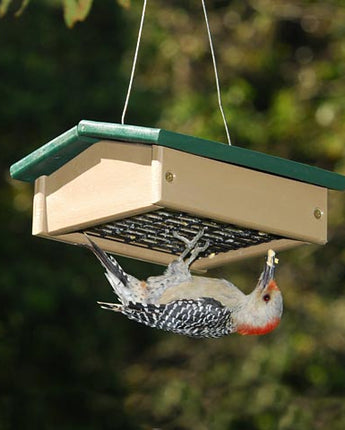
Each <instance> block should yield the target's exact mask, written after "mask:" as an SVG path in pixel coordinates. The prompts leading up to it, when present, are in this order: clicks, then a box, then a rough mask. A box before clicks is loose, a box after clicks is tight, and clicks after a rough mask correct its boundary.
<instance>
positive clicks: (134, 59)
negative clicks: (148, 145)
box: [121, 0, 147, 124]
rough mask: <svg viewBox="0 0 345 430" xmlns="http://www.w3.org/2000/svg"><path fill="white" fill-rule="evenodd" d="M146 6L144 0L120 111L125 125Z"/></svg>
mask: <svg viewBox="0 0 345 430" xmlns="http://www.w3.org/2000/svg"><path fill="white" fill-rule="evenodd" d="M146 5H147V0H144V4H143V9H142V12H141V20H140V26H139V32H138V38H137V44H136V47H135V52H134V58H133V64H132V70H131V76H130V79H129V84H128V89H127V95H126V100H125V104H124V107H123V111H122V116H121V124H124V123H125V116H126V112H127V108H128V102H129V98H130V96H131V91H132V86H133V80H134V74H135V67H136V65H137V60H138V53H139V47H140V42H141V35H142V32H143V27H144V21H145V13H146Z"/></svg>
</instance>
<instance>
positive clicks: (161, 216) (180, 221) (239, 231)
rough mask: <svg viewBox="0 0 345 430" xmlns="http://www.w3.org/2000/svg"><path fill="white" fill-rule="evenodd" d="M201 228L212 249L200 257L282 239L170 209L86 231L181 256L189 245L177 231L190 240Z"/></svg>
mask: <svg viewBox="0 0 345 430" xmlns="http://www.w3.org/2000/svg"><path fill="white" fill-rule="evenodd" d="M201 229H204V234H203V236H202V238H201V240H200V244H201V245H202V243H205V242H206V241H208V242H209V246H208V248H207V249H206V250H205V251H204V252H202V253H201V254H200V257H208V256H210V255H216V254H219V253H222V252H228V251H232V250H237V249H240V248H246V247H249V246H254V245H259V244H261V243H267V242H270V241H272V240H276V239H282V237H281V236H277V235H273V234H270V233H265V232H261V231H257V230H253V229H248V228H242V227H239V226H235V225H233V224H226V223H222V222H218V221H215V220H212V219H208V218H201V217H199V216H194V215H190V214H187V213H185V212H177V211H172V210H168V209H159V210H156V211H153V212H149V213H145V214H141V215H136V216H132V217H129V218H124V219H121V220H117V221H112V222H108V223H105V224H102V225H98V226H95V227H90V228H88V229H86V230H84V231H85V233H87V234H88V235H90V236H94V237H101V238H103V239H107V240H111V241H117V242H122V243H126V244H130V245H133V246H138V247H143V248H149V249H153V250H157V251H161V252H166V253H168V254H173V255H180V254H182V252H183V251H184V249H185V244H184V243H183V242H182V241H181V240H179V239H177V238H176V237H174V235H173V232H174V231H175V232H177V233H178V234H179V235H181V236H184V237H185V238H187V239H189V240H190V239H193V238H194V237H195V235H196V234H197V233H199V231H200V230H201Z"/></svg>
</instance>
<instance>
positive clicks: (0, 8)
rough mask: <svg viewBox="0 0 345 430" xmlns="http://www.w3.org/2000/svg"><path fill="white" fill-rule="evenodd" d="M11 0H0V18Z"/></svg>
mask: <svg viewBox="0 0 345 430" xmlns="http://www.w3.org/2000/svg"><path fill="white" fill-rule="evenodd" d="M11 1H12V0H2V1H1V3H0V18H2V17H3V16H4V15H6V12H7V10H8V7H9V5H10V3H11Z"/></svg>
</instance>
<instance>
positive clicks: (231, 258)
mask: <svg viewBox="0 0 345 430" xmlns="http://www.w3.org/2000/svg"><path fill="white" fill-rule="evenodd" d="M39 236H41V237H45V238H47V239H53V240H57V241H62V242H67V243H71V244H73V245H78V244H84V243H87V240H86V238H85V236H84V235H83V234H82V233H69V234H63V235H48V234H46V233H41V234H39ZM92 240H93V241H94V242H96V243H97V244H98V246H100V247H101V248H102V249H104V250H105V251H107V252H110V253H114V254H117V255H121V256H125V257H130V258H135V259H137V260H141V261H146V262H150V263H155V264H160V265H163V266H167V265H168V264H169V263H170V262H171V261H173V260H175V259H176V258H177V257H176V256H175V255H171V254H167V253H165V252H160V251H155V250H152V249H148V248H141V247H136V246H133V245H129V244H126V243H120V242H115V241H111V240H106V239H103V238H98V237H92ZM303 244H304V243H303V242H298V241H295V240H288V239H281V240H274V241H272V242H269V243H264V244H260V245H256V246H251V247H248V248H241V249H239V250H236V251H230V252H227V253H221V254H218V255H216V256H215V257H207V258H200V259H198V260H197V261H196V262H194V263H193V265H192V270H193V271H195V272H199V273H202V272H206V271H207V270H208V269H212V268H215V267H219V266H224V265H226V264H228V263H231V262H235V261H239V260H243V259H245V258H251V257H256V256H258V255H264V254H266V253H267V251H268V249H274V250H275V251H283V250H286V249H289V248H292V247H294V246H299V245H303Z"/></svg>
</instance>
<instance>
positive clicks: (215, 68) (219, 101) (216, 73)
mask: <svg viewBox="0 0 345 430" xmlns="http://www.w3.org/2000/svg"><path fill="white" fill-rule="evenodd" d="M201 4H202V8H203V11H204V16H205V22H206V28H207V35H208V41H209V43H210V49H211V55H212V62H213V69H214V76H215V80H216V87H217V96H218V106H219V110H220V113H221V115H222V118H223V123H224V127H225V133H226V137H227V139H228V143H229V145H231V138H230V133H229V128H228V124H227V122H226V118H225V114H224V110H223V105H222V96H221V92H220V84H219V77H218V70H217V63H216V56H215V53H214V48H213V42H212V36H211V30H210V24H209V22H208V16H207V10H206V6H205V1H204V0H201Z"/></svg>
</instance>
